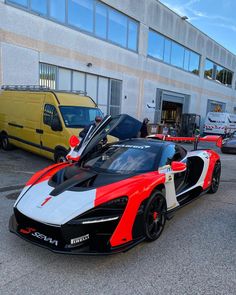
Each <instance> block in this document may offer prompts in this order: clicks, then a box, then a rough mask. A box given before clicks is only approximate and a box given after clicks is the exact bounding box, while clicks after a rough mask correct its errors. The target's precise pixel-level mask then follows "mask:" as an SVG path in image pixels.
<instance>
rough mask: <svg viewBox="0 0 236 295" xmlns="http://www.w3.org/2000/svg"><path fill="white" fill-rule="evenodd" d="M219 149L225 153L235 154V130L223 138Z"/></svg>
mask: <svg viewBox="0 0 236 295" xmlns="http://www.w3.org/2000/svg"><path fill="white" fill-rule="evenodd" d="M221 151H222V153H225V154H226V153H229V154H236V131H234V133H232V134H231V135H230V136H229V137H228V138H225V139H224V140H223V142H222V147H221Z"/></svg>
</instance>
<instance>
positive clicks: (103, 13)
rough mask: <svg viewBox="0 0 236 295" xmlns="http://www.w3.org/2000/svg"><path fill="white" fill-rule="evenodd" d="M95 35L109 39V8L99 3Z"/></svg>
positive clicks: (97, 4) (97, 5)
mask: <svg viewBox="0 0 236 295" xmlns="http://www.w3.org/2000/svg"><path fill="white" fill-rule="evenodd" d="M95 35H96V36H98V37H100V38H103V39H106V38H107V7H106V6H105V5H103V4H101V3H99V2H97V3H96V14H95Z"/></svg>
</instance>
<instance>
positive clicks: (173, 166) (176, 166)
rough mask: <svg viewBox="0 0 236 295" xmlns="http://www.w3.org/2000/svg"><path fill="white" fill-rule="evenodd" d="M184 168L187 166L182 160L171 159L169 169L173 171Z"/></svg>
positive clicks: (181, 170)
mask: <svg viewBox="0 0 236 295" xmlns="http://www.w3.org/2000/svg"><path fill="white" fill-rule="evenodd" d="M186 168H187V166H186V164H185V163H183V162H177V161H173V162H172V163H171V170H172V172H174V173H179V172H184V171H185V170H186Z"/></svg>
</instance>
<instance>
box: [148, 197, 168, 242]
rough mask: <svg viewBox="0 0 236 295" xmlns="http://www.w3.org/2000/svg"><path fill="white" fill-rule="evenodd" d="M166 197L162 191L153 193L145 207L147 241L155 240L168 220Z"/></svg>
mask: <svg viewBox="0 0 236 295" xmlns="http://www.w3.org/2000/svg"><path fill="white" fill-rule="evenodd" d="M166 210H167V206H166V199H165V197H164V195H163V194H162V193H161V192H160V191H155V192H153V193H152V195H151V197H150V199H149V200H148V203H147V205H146V208H145V213H144V221H145V224H144V226H145V234H146V239H147V241H155V240H156V239H158V238H159V236H160V235H161V233H162V231H163V229H164V226H165V222H166Z"/></svg>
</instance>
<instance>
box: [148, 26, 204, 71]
mask: <svg viewBox="0 0 236 295" xmlns="http://www.w3.org/2000/svg"><path fill="white" fill-rule="evenodd" d="M148 55H149V56H150V57H154V58H156V59H159V60H163V61H164V62H165V63H168V64H171V65H173V66H176V67H178V68H181V69H184V70H186V71H188V72H191V73H193V74H196V75H199V66H200V55H199V54H197V53H195V52H193V51H192V50H190V49H187V48H185V47H184V46H182V45H180V44H178V43H176V42H174V41H172V40H170V39H169V38H167V37H165V36H163V35H161V34H159V33H157V32H155V31H153V30H151V29H150V30H149V34H148Z"/></svg>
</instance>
